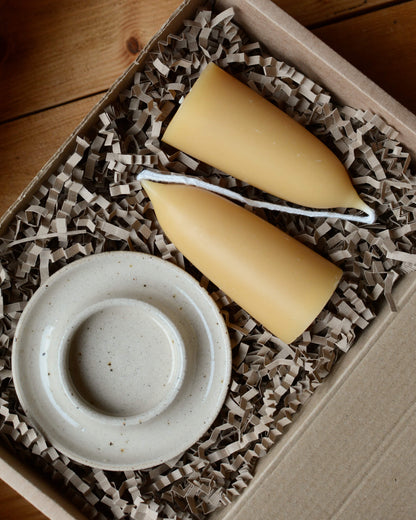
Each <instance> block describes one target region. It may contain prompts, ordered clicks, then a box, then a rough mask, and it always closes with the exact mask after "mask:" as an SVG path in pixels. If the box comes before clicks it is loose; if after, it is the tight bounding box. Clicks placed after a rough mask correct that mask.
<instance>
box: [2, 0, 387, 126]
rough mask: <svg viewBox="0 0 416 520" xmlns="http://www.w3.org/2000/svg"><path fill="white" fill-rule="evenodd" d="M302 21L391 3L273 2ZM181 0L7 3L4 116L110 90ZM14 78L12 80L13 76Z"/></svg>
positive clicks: (377, 0) (324, 19)
mask: <svg viewBox="0 0 416 520" xmlns="http://www.w3.org/2000/svg"><path fill="white" fill-rule="evenodd" d="M274 1H275V3H276V4H278V5H279V6H280V7H282V8H283V9H285V10H287V11H288V12H289V14H291V15H292V16H293V17H294V18H296V19H297V20H298V21H300V22H301V23H302V24H303V25H307V26H309V25H313V24H317V23H319V24H322V23H326V22H327V21H328V20H332V19H336V18H339V17H342V16H345V15H346V14H348V15H350V16H351V14H358V13H360V12H362V11H363V10H368V9H374V8H376V7H381V6H383V5H384V4H386V3H387V2H386V0H366V1H362V0H343V1H339V0H327V1H325V2H323V1H322V0H304V1H297V2H293V1H292V0H274ZM180 3H181V2H180V0H152V1H148V0H119V1H117V2H116V3H115V2H114V1H113V0H89V1H88V2H85V1H84V0H67V1H64V2H56V1H55V0H36V2H27V1H26V0H3V1H2V2H1V3H0V20H1V22H0V63H1V67H2V74H1V75H0V96H1V98H2V99H3V100H7V101H5V102H3V103H2V104H1V105H0V121H5V120H9V119H13V118H16V117H18V116H21V115H23V114H28V113H31V112H33V111H38V110H42V109H45V108H49V107H52V106H56V105H59V104H62V103H66V102H68V101H71V100H75V99H79V98H80V97H84V96H88V95H91V94H95V93H97V92H99V91H102V90H106V89H108V88H109V87H110V85H111V84H112V83H113V81H114V80H115V79H116V78H117V77H118V76H119V75H120V74H121V73H122V72H123V71H124V70H125V69H126V67H127V66H128V64H129V63H130V62H131V61H132V60H134V58H135V57H136V55H137V53H138V52H139V50H140V48H142V47H143V46H144V45H145V43H147V41H148V40H149V39H150V38H151V36H152V35H153V34H154V33H155V32H156V30H157V29H158V28H159V27H160V26H161V24H162V23H163V22H164V21H165V20H166V19H167V18H168V17H169V15H170V14H171V13H172V12H173V11H174V10H175V9H176V7H178V5H179V4H180ZM10 78H13V79H12V81H11V80H10Z"/></svg>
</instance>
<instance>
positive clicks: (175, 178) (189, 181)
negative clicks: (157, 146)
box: [136, 170, 376, 224]
mask: <svg viewBox="0 0 416 520" xmlns="http://www.w3.org/2000/svg"><path fill="white" fill-rule="evenodd" d="M136 179H137V180H138V181H142V180H148V181H154V182H164V183H171V184H186V185H188V186H195V187H197V188H202V189H205V190H209V191H212V192H214V193H217V194H219V195H223V196H225V197H227V198H229V199H234V200H236V201H238V202H241V203H243V204H247V205H249V206H251V207H253V208H262V209H269V210H272V211H281V212H283V213H287V214H291V215H302V216H305V217H312V218H319V217H324V218H337V219H342V220H349V221H351V222H357V223H361V224H374V222H375V220H376V213H375V211H374V210H373V209H372V208H370V206H368V205H367V204H365V203H364V202H363V205H362V208H360V209H362V211H363V212H364V213H366V215H365V216H364V215H350V214H348V213H338V212H335V211H324V210H309V209H304V208H293V207H290V206H283V205H281V204H274V203H272V202H267V201H261V200H254V199H249V198H247V197H243V196H242V195H240V194H239V193H236V192H235V191H232V190H228V189H226V188H222V187H221V186H216V185H215V184H211V183H209V182H205V181H202V180H201V179H199V178H197V177H189V176H187V175H176V174H169V173H161V172H158V171H154V170H143V171H141V172H140V173H139V174H138V175H137V177H136Z"/></svg>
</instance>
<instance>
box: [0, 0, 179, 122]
mask: <svg viewBox="0 0 416 520" xmlns="http://www.w3.org/2000/svg"><path fill="white" fill-rule="evenodd" d="M180 3H181V2H180V0H157V2H156V1H152V2H149V1H146V0H123V1H118V2H114V1H113V0H89V1H88V2H85V1H84V0H67V1H63V2H56V1H55V0H36V2H27V1H26V0H4V1H3V2H2V3H1V7H0V9H1V10H0V20H1V33H0V34H1V42H0V47H1V48H2V54H3V55H2V74H1V79H0V95H1V97H2V99H3V100H7V101H6V102H3V103H2V104H1V106H0V121H5V120H9V119H13V118H15V117H17V116H20V115H22V114H27V113H31V112H33V111H38V110H42V109H44V108H48V107H52V106H56V105H59V104H61V103H65V102H68V101H70V100H74V99H78V98H80V97H84V96H88V95H91V94H95V93H97V92H99V91H103V90H106V89H108V87H109V86H110V85H111V84H112V83H113V81H114V80H115V79H116V78H117V77H118V76H120V74H121V73H122V72H123V71H124V70H125V69H126V68H127V66H128V65H129V64H130V63H131V61H133V60H134V59H135V58H136V56H137V54H138V52H139V50H140V49H141V48H142V47H143V45H144V44H145V43H146V42H147V41H148V40H149V39H150V37H151V36H152V35H153V34H154V33H155V32H156V31H157V29H159V27H160V26H161V25H162V23H164V22H165V21H166V19H167V18H168V17H169V15H170V14H171V13H172V12H173V11H174V10H175V9H176V7H177V6H178V5H179V4H180ZM156 5H157V7H155V6H156ZM10 78H13V80H12V81H10Z"/></svg>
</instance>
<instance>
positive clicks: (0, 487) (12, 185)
mask: <svg viewBox="0 0 416 520" xmlns="http://www.w3.org/2000/svg"><path fill="white" fill-rule="evenodd" d="M274 1H275V3H276V4H277V5H279V6H280V7H282V8H283V9H285V10H286V11H287V12H288V13H289V14H291V15H292V16H293V17H294V18H296V19H297V20H298V21H299V22H301V23H302V24H303V25H306V26H308V27H310V28H311V29H312V30H313V32H314V33H315V34H316V35H317V36H319V37H320V38H321V39H322V40H324V41H325V42H326V43H328V44H329V45H330V46H331V47H333V48H334V49H335V50H337V51H338V52H339V53H340V54H341V55H342V56H344V57H345V58H347V59H348V60H349V61H351V62H352V63H353V64H354V65H356V66H357V67H358V68H359V69H360V70H361V71H362V72H364V73H365V74H367V75H368V76H369V77H370V78H372V79H373V80H375V81H376V82H377V83H378V84H379V85H380V86H381V87H383V88H385V89H386V90H387V91H388V92H389V93H391V94H392V95H393V96H395V97H396V98H397V99H398V100H399V101H401V102H402V103H403V104H404V105H405V106H407V107H408V108H409V109H410V110H412V111H416V95H415V84H416V81H415V80H416V67H415V65H416V63H415V62H416V52H415V49H416V32H415V31H414V27H415V24H416V0H411V1H404V0H403V1H391V0H325V1H323V0H297V1H293V0H274ZM179 4H180V0H88V1H87V2H86V1H85V0H63V1H60V2H57V1H56V0H36V1H32V2H29V1H27V0H0V122H1V121H3V123H2V124H1V123H0V164H1V168H0V212H3V211H4V210H5V209H6V208H7V207H8V206H9V205H10V204H11V202H12V201H14V200H15V199H16V198H17V196H18V195H19V194H20V192H21V191H22V189H23V187H24V186H25V185H26V184H27V183H28V182H29V181H30V180H31V179H32V177H33V176H34V175H35V174H36V172H37V171H38V170H39V168H40V167H41V166H42V165H43V164H44V162H45V161H46V160H47V159H48V158H49V157H50V156H51V155H52V154H53V153H54V152H55V150H56V149H57V148H58V147H59V145H60V144H61V143H62V142H63V141H64V140H65V138H66V137H67V136H68V135H69V134H70V133H71V131H72V130H73V129H74V128H75V126H76V125H77V124H78V123H79V121H80V120H81V119H82V118H83V117H84V116H85V115H86V114H87V112H88V111H89V110H90V109H91V107H92V106H93V105H94V104H95V103H96V101H97V100H98V99H99V98H100V97H101V95H102V92H103V91H105V90H106V89H108V88H109V87H110V85H111V84H112V83H113V81H114V80H115V79H116V78H117V77H118V76H119V75H120V74H121V73H122V72H123V71H124V70H125V68H126V67H127V66H128V64H129V63H130V62H131V61H132V60H134V59H135V57H136V56H137V54H138V52H139V50H140V49H141V48H142V47H143V46H144V45H145V44H146V42H147V41H148V40H149V39H150V37H151V36H152V35H153V34H154V33H155V32H156V30H157V29H158V28H159V27H160V25H161V24H162V23H163V22H164V21H165V20H166V19H167V18H168V17H169V15H170V14H171V13H172V12H173V10H174V9H175V8H176V7H177V6H178V5H179ZM0 478H1V475H0ZM9 519H10V520H11V519H13V520H20V519H29V520H42V519H45V517H44V516H43V515H42V514H41V513H39V512H38V511H37V510H35V509H34V508H33V507H32V506H31V505H30V504H28V503H27V502H26V501H25V500H23V499H22V498H21V497H20V496H19V495H17V494H16V493H15V492H14V491H13V490H11V489H10V488H9V487H8V486H7V485H5V484H3V483H1V481H0V520H9Z"/></svg>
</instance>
